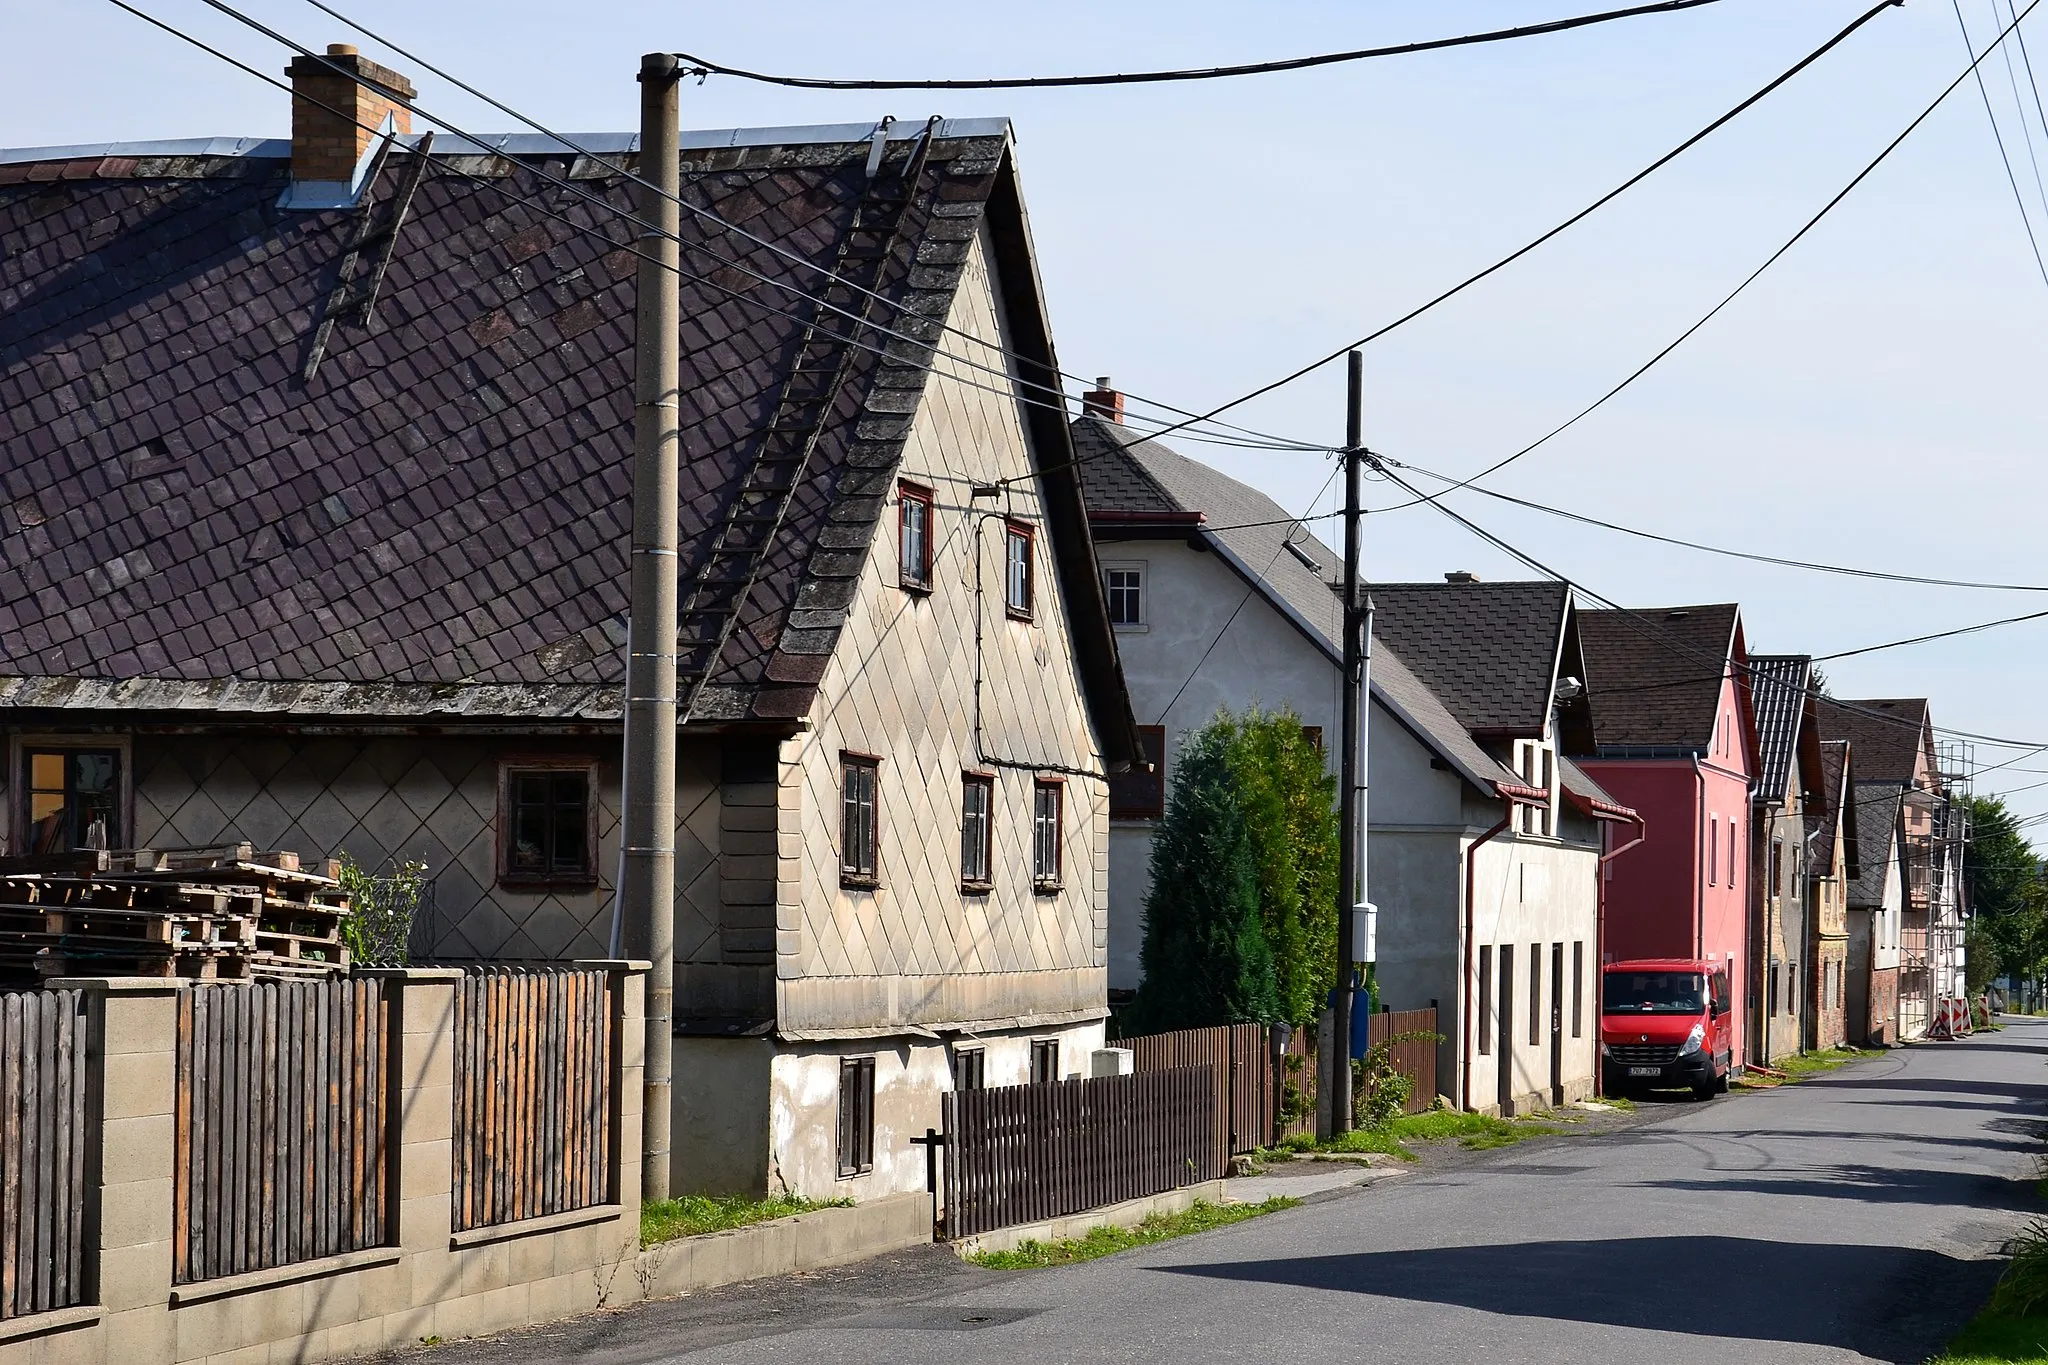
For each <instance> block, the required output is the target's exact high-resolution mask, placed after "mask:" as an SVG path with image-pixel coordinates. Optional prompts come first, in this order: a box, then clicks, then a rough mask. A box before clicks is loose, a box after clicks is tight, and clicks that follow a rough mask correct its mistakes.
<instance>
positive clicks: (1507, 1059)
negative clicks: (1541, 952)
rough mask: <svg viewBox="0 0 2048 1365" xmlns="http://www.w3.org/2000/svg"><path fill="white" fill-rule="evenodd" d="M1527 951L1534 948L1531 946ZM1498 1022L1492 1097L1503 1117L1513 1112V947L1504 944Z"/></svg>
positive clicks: (1502, 948)
mask: <svg viewBox="0 0 2048 1365" xmlns="http://www.w3.org/2000/svg"><path fill="white" fill-rule="evenodd" d="M1529 951H1531V952H1534V951H1535V948H1534V946H1533V945H1532V946H1531V948H1530V950H1529ZM1499 1022H1500V1027H1499V1028H1498V1029H1496V1030H1495V1032H1496V1033H1497V1034H1498V1035H1499V1037H1500V1058H1499V1060H1498V1061H1497V1062H1496V1063H1495V1071H1494V1074H1495V1075H1496V1076H1497V1077H1498V1078H1499V1079H1498V1083H1497V1085H1496V1086H1495V1092H1496V1093H1495V1095H1494V1100H1495V1102H1496V1103H1498V1104H1499V1105H1500V1113H1501V1117H1502V1118H1507V1117H1509V1116H1510V1115H1512V1114H1513V1113H1514V1112H1515V949H1514V945H1513V944H1508V943H1503V944H1502V945H1501V947H1500V1021H1499Z"/></svg>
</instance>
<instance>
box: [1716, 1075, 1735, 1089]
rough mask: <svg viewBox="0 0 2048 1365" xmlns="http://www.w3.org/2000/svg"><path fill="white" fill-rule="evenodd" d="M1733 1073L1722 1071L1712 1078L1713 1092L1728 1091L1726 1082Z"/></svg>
mask: <svg viewBox="0 0 2048 1365" xmlns="http://www.w3.org/2000/svg"><path fill="white" fill-rule="evenodd" d="M1733 1075H1734V1073H1733V1072H1729V1071H1724V1072H1722V1073H1721V1074H1720V1075H1719V1076H1717V1077H1715V1078H1714V1093H1715V1094H1716V1095H1725V1094H1727V1093H1728V1083H1729V1081H1730V1079H1731V1078H1732V1077H1733Z"/></svg>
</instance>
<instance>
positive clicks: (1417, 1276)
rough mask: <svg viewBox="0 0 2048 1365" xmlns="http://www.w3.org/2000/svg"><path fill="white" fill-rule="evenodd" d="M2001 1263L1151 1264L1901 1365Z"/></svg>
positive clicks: (1722, 1247) (1734, 1253)
mask: <svg viewBox="0 0 2048 1365" xmlns="http://www.w3.org/2000/svg"><path fill="white" fill-rule="evenodd" d="M1704 1267H1718V1268H1719V1269H1718V1270H1716V1271H1714V1272H1712V1273H1711V1274H1710V1276H1709V1279H1710V1280H1711V1291H1712V1292H1706V1293H1703V1292H1701V1290H1702V1281H1701V1279H1700V1276H1701V1272H1702V1269H1703V1268H1704ZM1999 1268H2000V1267H1999V1264H1998V1263H1997V1262H1991V1261H1963V1260H1957V1259H1955V1258H1954V1257H1950V1256H1944V1255H1942V1254H1941V1253H1939V1252H1934V1251H1921V1250H1915V1249H1911V1248H1903V1247H1879V1246H1827V1245H1808V1244H1793V1243H1785V1242H1769V1241H1760V1240H1754V1239H1750V1238H1744V1237H1617V1238H1614V1239H1612V1240H1606V1241H1572V1242H1516V1243H1509V1244H1506V1245H1497V1246H1468V1247H1439V1248H1425V1249H1421V1250H1415V1251H1386V1252H1369V1253H1360V1254H1356V1255H1344V1256H1302V1257H1297V1258H1290V1259H1287V1260H1268V1261H1239V1262H1235V1263H1230V1264H1215V1265H1179V1266H1158V1267H1155V1269H1157V1270H1158V1271H1160V1272H1161V1273H1165V1274H1172V1275H1193V1276H1204V1277H1208V1278H1213V1279H1221V1280H1238V1281H1245V1282H1250V1283H1269V1284H1284V1285H1299V1286H1301V1287H1304V1288H1309V1289H1325V1290H1348V1291H1351V1292H1353V1293H1359V1294H1371V1295H1375V1296H1377V1297H1380V1298H1391V1299H1408V1300H1412V1301H1415V1302H1419V1303H1435V1304H1449V1305H1455V1306H1458V1307H1463V1308H1474V1309H1478V1310H1480V1311H1482V1312H1487V1313H1500V1314H1505V1315H1508V1316H1511V1317H1525V1318H1550V1319H1556V1320H1560V1321H1565V1322H1586V1323H1600V1324H1606V1325H1610V1326H1615V1327H1637V1328H1643V1329H1645V1330H1648V1331H1653V1332H1679V1333H1684V1334H1686V1335H1688V1336H1701V1337H1733V1338H1740V1339H1745V1340H1753V1341H1783V1342H1804V1343H1810V1344H1813V1345H1817V1346H1838V1347H1846V1348H1848V1349H1850V1350H1855V1351H1860V1352H1862V1353H1863V1354H1864V1355H1867V1356H1871V1357H1873V1358H1875V1359H1878V1360H1884V1361H1891V1362H1897V1363H1898V1365H1909V1363H1917V1362H1919V1361H1923V1360H1925V1359H1926V1358H1927V1356H1928V1355H1930V1354H1931V1353H1932V1352H1934V1351H1935V1350H1938V1349H1939V1348H1940V1347H1941V1345H1942V1344H1943V1343H1944V1342H1945V1341H1947V1340H1948V1338H1949V1337H1950V1336H1952V1335H1953V1334H1954V1333H1955V1331H1956V1330H1957V1329H1958V1328H1960V1327H1961V1326H1962V1324H1963V1323H1964V1322H1965V1321H1967V1320H1968V1318H1969V1317H1970V1315H1971V1314H1972V1313H1973V1312H1974V1311H1975V1308H1976V1305H1978V1304H1980V1303H1982V1302H1983V1301H1984V1299H1985V1297H1986V1296H1987V1295H1988V1294H1989V1293H1990V1292H1991V1286H1992V1284H1993V1282H1994V1281H1995V1280H1996V1279H1997V1278H1998V1272H1999ZM1817 1286H1829V1287H1830V1292H1828V1293H1818V1292H1816V1288H1817Z"/></svg>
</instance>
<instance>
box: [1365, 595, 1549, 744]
mask: <svg viewBox="0 0 2048 1365" xmlns="http://www.w3.org/2000/svg"><path fill="white" fill-rule="evenodd" d="M1372 602H1373V608H1374V610H1373V621H1372V630H1373V641H1374V645H1375V647H1377V646H1378V645H1379V644H1380V643H1382V642H1384V643H1386V644H1389V645H1392V646H1394V647H1395V648H1396V649H1399V650H1400V651H1401V654H1402V657H1403V658H1405V659H1407V660H1408V661H1409V663H1410V665H1411V666H1412V667H1413V668H1414V669H1415V670H1416V672H1417V673H1418V674H1419V675H1420V676H1421V677H1422V679H1423V680H1424V681H1425V682H1427V683H1428V684H1429V687H1430V690H1431V691H1433V692H1435V693H1436V694H1437V695H1438V696H1439V697H1442V698H1443V700H1444V705H1446V706H1448V707H1449V708H1450V709H1451V712H1452V714H1454V715H1456V716H1457V717H1458V719H1459V721H1460V722H1462V723H1463V724H1464V725H1465V726H1466V728H1468V729H1471V730H1474V731H1478V732H1480V733H1485V734H1515V735H1522V736H1539V735H1542V734H1543V733H1544V731H1545V729H1546V727H1547V726H1548V724H1549V720H1550V708H1551V695H1552V692H1553V691H1554V689H1555V685H1556V679H1557V668H1558V657H1559V652H1560V651H1561V649H1562V648H1563V642H1564V632H1565V627H1566V624H1567V622H1568V620H1569V619H1570V616H1571V610H1572V598H1571V586H1570V585H1569V584H1567V583H1558V582H1548V581H1538V582H1521V583H1375V584H1373V585H1372Z"/></svg>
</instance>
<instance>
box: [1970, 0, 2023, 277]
mask: <svg viewBox="0 0 2048 1365" xmlns="http://www.w3.org/2000/svg"><path fill="white" fill-rule="evenodd" d="M1949 3H1950V4H1951V5H1952V6H1954V8H1955V12H1956V27H1957V28H1959V29H1961V30H1962V34H1963V51H1965V52H1967V53H1969V54H1970V56H1971V58H1972V60H1971V62H1970V70H1971V71H1972V72H1975V73H1976V76H1977V93H1978V94H1979V95H1980V96H1982V97H1983V100H1984V117H1985V118H1987V119H1989V120H1990V121H1991V136H1992V139H1993V140H1994V141H1996V142H1997V143H1998V160H1999V162H2000V164H2002V165H2003V166H2004V167H2005V181H2006V183H2007V184H2008V185H2011V186H2012V200H2013V203H2014V204H2015V205H2016V206H2017V207H2018V208H2019V211H2020V225H2021V226H2022V227H2024V228H2025V229H2026V230H2027V244H2028V245H2029V246H2030V247H2032V248H2033V251H2034V268H2035V269H2037V270H2039V271H2040V272H2041V283H2042V284H2048V261H2043V260H2042V259H2041V243H2040V241H2039V239H2037V238H2036V237H2035V236H2034V220H2033V216H2032V215H2031V214H2029V213H2028V212H2027V198H2026V196H2025V195H2023V194H2021V193H2020V181H2019V177H2018V176H2016V175H2014V174H2013V170H2012V158H2011V157H2010V156H2008V155H2006V151H2005V134H2004V133H2003V132H2001V131H1999V127H1998V115H1997V114H1996V113H1995V112H1993V111H1992V108H1991V92H1990V90H1988V89H1986V88H1985V85H1984V73H1983V71H1982V70H1980V69H1979V67H1978V62H1980V61H1982V60H1983V59H1982V58H1981V57H1978V56H1977V52H1976V44H1975V43H1973V42H1972V41H1971V40H1970V26H1969V25H1968V24H1966V23H1964V22H1963V5H1962V0H1949ZM2028 8H2029V9H2031V8H2032V6H2031V5H2030V6H2028ZM1991 47H1995V48H1998V49H1999V50H2000V51H2003V50H2004V48H2005V39H2004V37H2003V35H2001V36H2000V38H1999V40H1998V41H1997V42H1995V43H1993V44H1992V45H1991ZM1984 51H1985V53H1986V54H1989V52H1990V51H1991V48H1990V47H1987V48H1985V49H1984ZM2006 60H2007V61H2008V62H2009V61H2010V60H2011V58H2007V59H2006ZM2015 94H2017V92H2015ZM2022 117H2024V111H2022ZM2038 171H2039V168H2038V167H2036V173H2037V175H2038Z"/></svg>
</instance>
